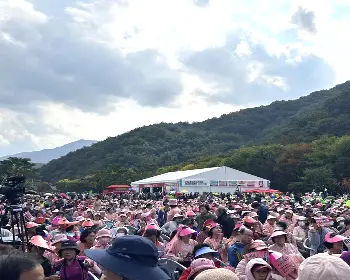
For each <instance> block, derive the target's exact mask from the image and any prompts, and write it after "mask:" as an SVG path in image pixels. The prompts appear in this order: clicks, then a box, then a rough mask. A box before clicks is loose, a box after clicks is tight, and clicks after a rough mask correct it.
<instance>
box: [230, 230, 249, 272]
mask: <svg viewBox="0 0 350 280" xmlns="http://www.w3.org/2000/svg"><path fill="white" fill-rule="evenodd" d="M238 232H239V235H238V236H237V239H238V241H237V242H235V243H234V244H233V245H232V246H231V247H230V248H229V249H228V261H229V263H230V265H231V266H232V267H237V265H238V263H239V262H240V261H241V260H242V258H243V249H244V247H245V246H247V245H250V244H251V243H252V241H253V236H254V235H253V231H251V230H250V229H247V228H245V227H242V228H241V229H240V230H239V231H238Z"/></svg>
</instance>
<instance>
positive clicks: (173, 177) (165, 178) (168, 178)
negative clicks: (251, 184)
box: [131, 167, 220, 185]
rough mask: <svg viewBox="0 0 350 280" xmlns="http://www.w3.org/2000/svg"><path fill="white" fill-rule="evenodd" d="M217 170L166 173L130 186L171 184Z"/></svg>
mask: <svg viewBox="0 0 350 280" xmlns="http://www.w3.org/2000/svg"><path fill="white" fill-rule="evenodd" d="M218 168H220V167H210V168H202V169H193V170H185V171H175V172H168V173H164V174H160V175H157V176H153V177H150V178H147V179H143V180H140V181H136V182H132V183H131V184H132V185H140V184H151V183H161V182H173V181H174V182H175V181H177V180H180V179H183V178H186V177H190V176H194V175H198V174H201V173H204V172H208V171H212V170H215V169H218Z"/></svg>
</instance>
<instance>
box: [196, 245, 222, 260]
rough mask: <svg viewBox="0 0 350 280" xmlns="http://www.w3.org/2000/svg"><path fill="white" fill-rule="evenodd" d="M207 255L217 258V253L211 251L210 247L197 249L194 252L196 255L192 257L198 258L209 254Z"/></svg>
mask: <svg viewBox="0 0 350 280" xmlns="http://www.w3.org/2000/svg"><path fill="white" fill-rule="evenodd" d="M209 253H212V254H213V255H214V257H217V256H219V252H218V251H215V250H213V249H212V248H210V247H203V248H200V249H198V250H197V251H196V253H195V254H194V257H195V258H198V257H199V256H201V255H204V254H209Z"/></svg>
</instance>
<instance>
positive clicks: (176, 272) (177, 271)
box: [158, 258, 186, 280]
mask: <svg viewBox="0 0 350 280" xmlns="http://www.w3.org/2000/svg"><path fill="white" fill-rule="evenodd" d="M158 265H159V266H160V267H161V268H162V269H164V270H165V271H166V272H167V273H168V275H169V276H170V277H171V279H172V280H178V279H179V278H180V276H181V274H182V272H184V271H185V270H186V267H185V266H183V265H182V264H180V263H178V262H176V261H174V260H172V259H167V258H162V259H159V261H158Z"/></svg>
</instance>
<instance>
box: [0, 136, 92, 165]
mask: <svg viewBox="0 0 350 280" xmlns="http://www.w3.org/2000/svg"><path fill="white" fill-rule="evenodd" d="M97 142H98V141H96V140H84V139H80V140H77V141H74V142H71V143H67V144H65V145H62V146H59V147H55V148H51V149H42V150H37V151H31V152H20V153H16V154H13V155H7V156H3V157H0V160H5V159H7V158H9V157H18V158H30V159H31V161H32V162H33V163H40V164H45V163H48V162H49V161H51V160H53V159H57V158H60V157H62V156H65V155H66V154H68V153H70V152H74V151H77V150H79V149H81V148H84V147H88V146H91V145H93V144H95V143H97Z"/></svg>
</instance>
